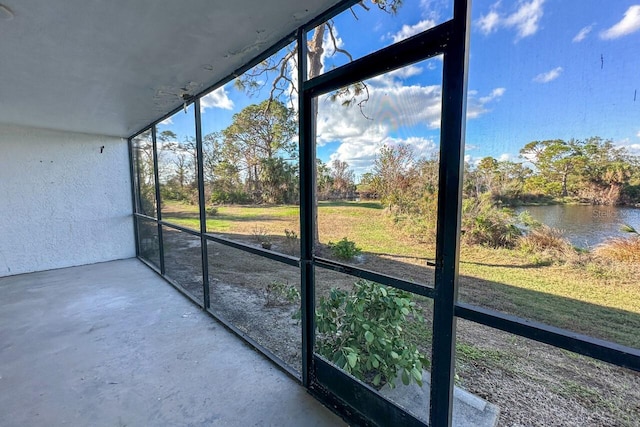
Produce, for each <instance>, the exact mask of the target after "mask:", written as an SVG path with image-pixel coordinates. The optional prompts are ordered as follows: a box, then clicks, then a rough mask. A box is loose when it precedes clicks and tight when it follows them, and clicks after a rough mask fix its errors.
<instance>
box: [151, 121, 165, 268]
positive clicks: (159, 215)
mask: <svg viewBox="0 0 640 427" xmlns="http://www.w3.org/2000/svg"><path fill="white" fill-rule="evenodd" d="M151 142H152V144H153V179H154V180H155V184H156V185H155V190H156V218H157V219H158V252H159V254H160V273H161V274H162V275H163V276H164V274H165V268H164V239H163V238H162V224H160V221H161V220H162V206H161V205H162V203H161V202H160V178H159V176H158V175H159V174H158V145H157V143H156V127H155V126H153V127H152V128H151Z"/></svg>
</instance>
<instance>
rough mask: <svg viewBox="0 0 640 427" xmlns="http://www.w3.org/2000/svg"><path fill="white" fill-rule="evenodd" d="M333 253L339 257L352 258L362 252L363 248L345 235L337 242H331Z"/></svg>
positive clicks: (330, 247) (330, 246)
mask: <svg viewBox="0 0 640 427" xmlns="http://www.w3.org/2000/svg"><path fill="white" fill-rule="evenodd" d="M329 249H330V250H331V254H332V255H333V256H334V257H336V258H339V259H343V260H350V259H353V258H354V257H356V256H358V255H360V254H361V253H362V249H360V248H359V247H357V246H356V242H352V241H351V240H349V239H347V238H346V237H343V238H342V240H340V241H339V242H337V243H333V242H329Z"/></svg>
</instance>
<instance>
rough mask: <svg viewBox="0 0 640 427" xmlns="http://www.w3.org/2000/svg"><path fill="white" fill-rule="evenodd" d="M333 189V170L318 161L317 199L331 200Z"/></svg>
mask: <svg viewBox="0 0 640 427" xmlns="http://www.w3.org/2000/svg"><path fill="white" fill-rule="evenodd" d="M332 188H333V177H332V176H331V169H330V168H329V166H328V165H327V164H325V163H324V162H323V161H322V160H320V159H316V189H317V190H316V197H317V198H318V199H320V200H327V199H329V197H330V196H331V189H332Z"/></svg>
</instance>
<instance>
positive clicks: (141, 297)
mask: <svg viewBox="0 0 640 427" xmlns="http://www.w3.org/2000/svg"><path fill="white" fill-rule="evenodd" d="M212 425H220V426H303V425H304V426H334V425H344V422H343V421H342V420H341V419H340V418H338V417H336V416H335V415H334V414H333V413H331V412H330V411H329V410H327V409H326V408H325V407H323V406H322V405H321V404H320V403H318V402H317V401H316V400H314V399H313V398H312V397H311V396H309V395H308V394H307V393H306V391H305V390H304V388H302V387H301V386H300V385H298V384H297V383H296V382H295V381H294V380H292V379H291V378H290V377H288V376H287V375H285V374H284V373H283V372H281V371H280V370H279V369H277V368H276V367H275V366H274V365H273V364H272V363H271V362H270V361H268V360H267V359H265V358H264V357H262V356H261V355H260V354H258V353H257V352H255V351H253V350H252V349H251V348H250V347H249V346H247V345H246V344H244V343H243V342H242V341H241V340H240V339H239V338H237V337H236V336H234V335H233V334H231V333H230V332H228V331H227V330H226V329H225V328H224V327H223V326H221V325H220V324H218V323H217V322H216V321H215V320H213V319H212V318H211V317H209V316H208V315H206V314H205V313H203V312H201V311H200V310H199V309H198V307H196V306H194V305H193V304H192V303H191V302H189V301H188V300H187V299H186V298H185V297H183V296H182V295H180V293H178V292H177V291H176V290H175V289H173V288H172V287H171V286H170V285H169V284H167V283H166V282H165V281H164V280H162V279H161V278H160V277H158V276H157V275H156V274H155V273H154V272H152V271H151V270H150V269H149V268H147V267H146V266H144V265H143V264H142V263H140V262H139V261H137V260H135V259H129V260H123V261H113V262H108V263H103V264H95V265H89V266H82V267H74V268H66V269H61V270H53V271H47V272H39V273H32V274H25V275H19V276H11V277H5V278H0V426H3V427H9V426H33V427H37V426H47V427H50V426H92V427H98V426H121V427H123V426H129V427H132V426H212Z"/></svg>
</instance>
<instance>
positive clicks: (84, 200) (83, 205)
mask: <svg viewBox="0 0 640 427" xmlns="http://www.w3.org/2000/svg"><path fill="white" fill-rule="evenodd" d="M103 146H104V149H102V152H101V147H103ZM134 245H135V244H134V238H133V220H132V217H131V187H130V181H129V163H128V154H127V143H126V140H123V139H121V138H115V137H106V136H96V135H87V134H80V133H68V132H59V131H50V130H42V129H35V128H26V127H18V126H11V125H1V124H0V277H1V276H9V275H14V274H20V273H27V272H32V271H41V270H49V269H53V268H61V267H68V266H74V265H82V264H91V263H95V262H101V261H108V260H113V259H121V258H128V257H132V256H135V246H134Z"/></svg>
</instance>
